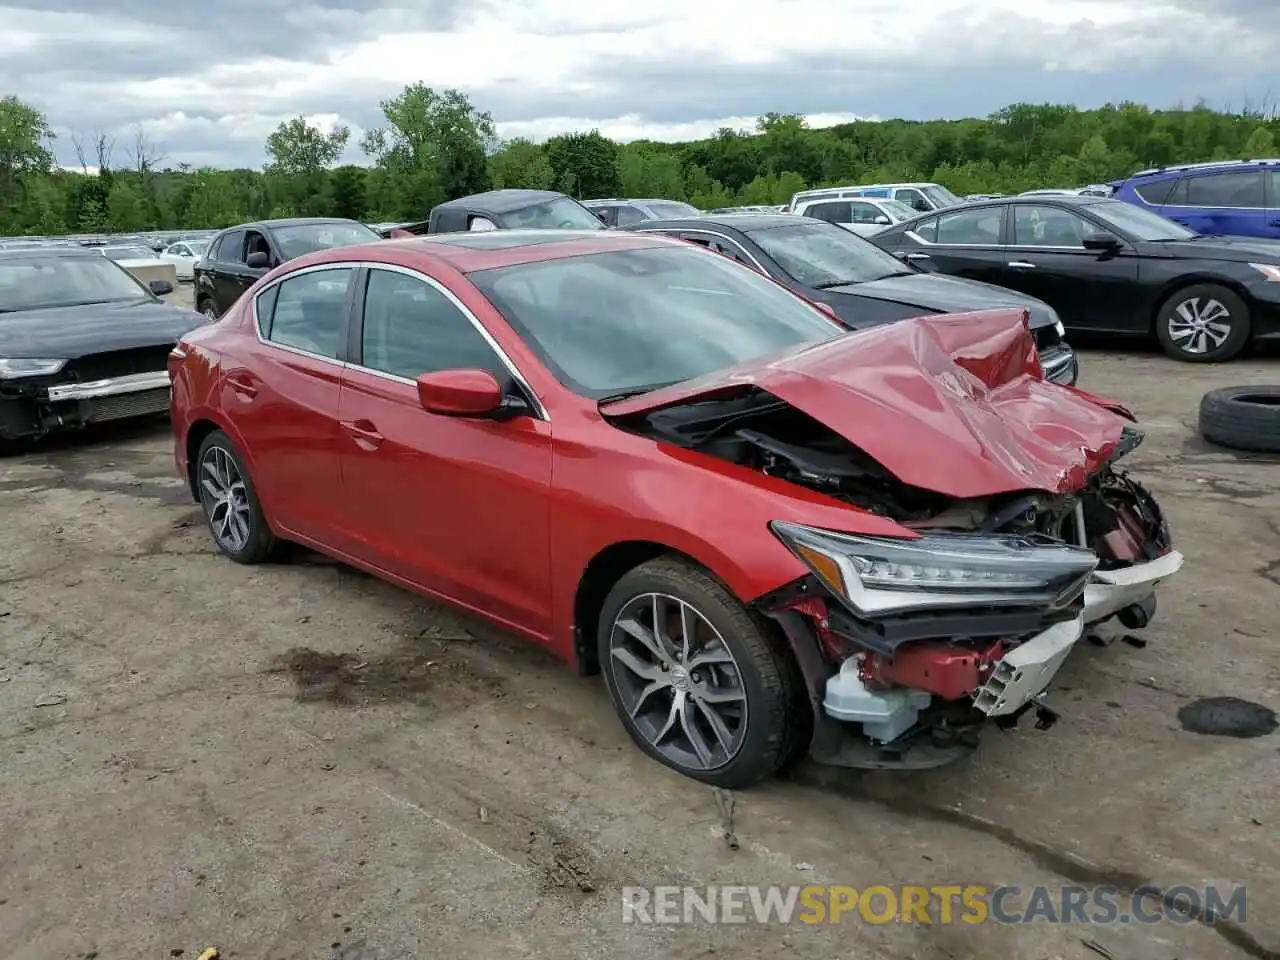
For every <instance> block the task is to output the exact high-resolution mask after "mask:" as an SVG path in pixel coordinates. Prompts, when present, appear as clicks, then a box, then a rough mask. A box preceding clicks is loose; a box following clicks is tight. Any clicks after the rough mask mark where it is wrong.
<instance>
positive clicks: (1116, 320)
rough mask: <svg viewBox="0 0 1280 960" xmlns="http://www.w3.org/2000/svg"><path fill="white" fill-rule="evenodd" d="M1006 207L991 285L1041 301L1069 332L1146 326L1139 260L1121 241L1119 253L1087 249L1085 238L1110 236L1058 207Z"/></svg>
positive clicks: (1127, 331) (1044, 205)
mask: <svg viewBox="0 0 1280 960" xmlns="http://www.w3.org/2000/svg"><path fill="white" fill-rule="evenodd" d="M1011 207H1012V216H1011V217H1010V224H1009V228H1010V229H1009V245H1008V246H1007V247H1006V248H1005V251H1006V255H1007V259H1006V260H1005V262H1004V267H1003V270H1002V272H1001V274H1000V275H999V276H998V277H997V279H995V281H994V282H995V283H998V284H999V285H1000V286H1002V287H1008V288H1009V289H1010V290H1018V291H1020V292H1022V293H1025V294H1028V295H1029V296H1032V297H1036V298H1037V299H1039V300H1043V301H1044V302H1045V303H1047V304H1049V306H1051V307H1053V309H1054V310H1056V311H1057V312H1058V316H1059V318H1060V319H1061V320H1062V323H1063V325H1064V326H1066V327H1068V328H1069V329H1073V330H1105V331H1109V332H1125V333H1132V332H1135V331H1136V330H1139V329H1141V328H1142V327H1143V326H1144V325H1145V323H1146V320H1145V318H1144V317H1143V316H1141V314H1142V312H1143V309H1142V307H1143V302H1142V300H1141V299H1140V297H1139V289H1138V257H1137V255H1136V254H1135V253H1134V251H1133V248H1132V247H1131V246H1130V245H1129V244H1128V243H1126V242H1124V241H1123V240H1121V241H1120V242H1121V244H1122V246H1121V249H1120V250H1119V251H1118V252H1106V251H1097V250H1086V249H1085V248H1084V245H1083V243H1082V241H1083V239H1084V237H1086V236H1089V235H1090V234H1109V235H1111V236H1115V235H1114V234H1112V233H1111V232H1110V231H1108V230H1106V229H1105V228H1104V227H1102V226H1101V225H1099V224H1095V223H1094V222H1093V221H1092V220H1089V219H1088V218H1086V217H1084V216H1082V215H1080V214H1078V213H1076V212H1075V211H1072V210H1066V209H1063V208H1062V207H1053V206H1049V205H1047V204H1034V203H1015V204H1012V205H1011ZM1116 239H1117V240H1120V238H1119V237H1116Z"/></svg>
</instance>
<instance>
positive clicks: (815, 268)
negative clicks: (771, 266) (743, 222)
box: [748, 223, 909, 287]
mask: <svg viewBox="0 0 1280 960" xmlns="http://www.w3.org/2000/svg"><path fill="white" fill-rule="evenodd" d="M748 235H749V236H750V237H751V239H752V240H754V241H755V242H756V243H757V244H758V245H759V247H760V249H761V250H763V251H764V252H765V253H767V254H768V255H769V256H771V257H772V258H773V259H774V260H775V261H777V263H778V266H780V267H781V268H782V269H783V270H784V271H786V273H787V275H788V276H789V277H791V279H792V280H795V281H796V282H797V283H803V284H804V285H805V286H808V287H834V286H838V285H839V284H842V283H866V282H868V281H870V280H882V279H884V278H885V277H892V276H898V275H901V274H904V273H907V272H909V271H907V269H906V268H905V267H904V266H903V265H902V263H901V261H899V260H897V259H895V258H894V257H893V256H891V255H890V254H887V253H885V252H884V251H883V250H881V249H880V248H879V247H877V246H875V245H874V244H872V243H869V242H868V241H866V240H863V239H862V238H861V237H859V236H857V235H855V234H854V233H852V232H850V231H848V230H845V229H844V228H843V227H837V226H835V225H834V224H830V223H798V224H795V225H794V226H793V225H790V224H788V225H787V226H785V227H765V228H763V229H760V230H750V231H748Z"/></svg>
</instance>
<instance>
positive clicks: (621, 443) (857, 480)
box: [170, 231, 1182, 787]
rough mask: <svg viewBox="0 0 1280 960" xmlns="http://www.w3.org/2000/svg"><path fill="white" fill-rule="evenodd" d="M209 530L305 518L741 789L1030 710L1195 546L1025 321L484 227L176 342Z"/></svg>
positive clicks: (280, 276)
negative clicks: (1084, 646)
mask: <svg viewBox="0 0 1280 960" xmlns="http://www.w3.org/2000/svg"><path fill="white" fill-rule="evenodd" d="M170 370H171V375H172V382H173V400H172V404H173V410H172V413H173V418H172V422H173V429H174V435H175V457H176V461H177V468H178V470H179V471H180V473H181V475H182V476H183V477H184V478H186V480H187V482H188V483H189V484H190V490H191V495H192V497H193V498H194V499H195V500H196V501H197V502H198V503H200V504H201V505H202V507H203V510H204V513H205V516H206V517H207V519H208V524H209V528H210V530H211V532H212V535H213V538H214V540H215V542H216V543H217V546H218V548H219V549H220V550H221V551H222V552H223V553H225V554H226V555H227V556H228V557H230V558H231V559H233V560H236V561H240V562H242V563H253V562H258V561H262V560H266V559H268V558H269V557H270V556H272V554H273V553H274V552H275V550H276V548H277V547H278V546H279V545H280V544H281V543H282V542H285V541H290V542H294V543H298V544H303V545H306V546H308V547H312V548H314V549H316V550H319V551H322V552H324V553H326V554H329V555H331V556H333V557H336V558H338V559H340V560H342V561H345V562H347V563H349V564H352V565H353V566H356V567H360V568H362V569H364V570H367V571H369V572H371V573H373V574H375V575H377V576H380V577H383V578H385V579H387V580H389V581H392V582H394V583H397V584H400V585H402V586H404V587H406V588H409V589H411V590H415V591H418V592H419V593H421V594H424V595H426V596H430V597H434V598H439V599H442V600H445V601H448V602H450V603H453V604H457V605H459V606H461V607H464V608H466V609H469V610H471V611H474V612H475V613H478V614H481V615H483V616H485V617H488V618H490V619H491V620H493V621H495V622H496V623H498V624H500V625H502V626H504V627H506V628H509V629H510V630H512V631H515V632H518V633H520V634H523V635H524V636H526V637H528V638H530V639H532V640H534V641H536V642H538V643H540V644H543V645H545V646H546V647H548V648H549V649H551V650H552V651H554V652H555V653H557V654H558V655H559V656H560V657H562V658H563V659H564V660H566V661H568V662H569V663H571V664H573V665H574V666H576V667H577V668H578V669H579V670H581V671H582V672H584V673H596V672H599V673H602V674H603V676H604V680H605V682H606V686H607V689H608V693H609V696H610V697H611V698H612V700H613V703H614V705H615V707H616V708H617V712H618V715H619V717H620V718H621V721H622V723H623V725H624V726H625V727H626V729H627V731H628V733H629V734H630V735H631V737H632V738H633V739H634V740H635V742H636V743H637V744H638V745H639V746H640V748H641V749H643V750H644V751H645V752H646V753H648V754H649V755H650V756H652V757H654V758H655V759H657V760H659V761H660V762H662V763H665V764H667V765H668V766H670V767H671V768H673V769H675V770H677V771H679V772H681V773H683V774H686V775H688V776H690V777H695V778H697V779H700V780H704V781H706V782H709V783H714V784H719V785H724V786H730V787H742V786H746V785H749V784H751V783H754V782H757V781H759V780H761V779H763V778H765V777H768V776H769V775H771V774H772V773H774V772H775V771H776V770H778V769H779V768H780V767H781V766H782V765H784V764H786V763H787V762H788V761H790V760H792V759H794V758H796V757H799V756H801V755H802V754H804V753H806V752H809V753H811V754H812V755H813V756H815V757H816V758H817V759H818V760H820V761H824V762H827V763H835V764H841V765H846V766H861V767H904V768H918V767H927V766H933V765H938V764H941V763H945V762H947V761H949V760H952V759H955V758H956V757H959V756H963V755H964V754H966V753H968V752H969V751H971V750H972V749H973V746H974V745H975V743H976V737H977V734H978V731H979V728H980V727H982V726H983V725H984V724H987V723H991V722H996V723H999V724H1001V725H1009V724H1012V723H1015V722H1017V720H1018V718H1020V717H1022V716H1023V715H1024V714H1027V713H1028V712H1030V713H1032V714H1033V715H1034V716H1035V717H1036V718H1038V719H1039V721H1040V725H1041V726H1045V725H1047V723H1048V722H1049V721H1051V720H1052V719H1053V717H1054V714H1053V712H1052V708H1051V707H1050V705H1049V703H1048V702H1047V695H1046V691H1047V690H1048V688H1049V686H1050V683H1051V681H1052V680H1053V677H1054V674H1055V673H1056V672H1057V670H1058V668H1059V667H1060V666H1061V665H1062V663H1063V661H1064V659H1065V658H1066V657H1067V656H1068V655H1069V654H1070V652H1071V650H1072V648H1073V646H1074V645H1075V644H1076V643H1077V642H1078V641H1079V640H1080V638H1081V636H1082V634H1083V632H1084V630H1085V627H1086V625H1088V624H1090V623H1093V622H1097V621H1100V620H1105V619H1108V618H1111V617H1119V618H1120V619H1121V620H1122V621H1123V622H1124V623H1125V624H1126V626H1129V627H1130V628H1137V627H1141V626H1143V625H1145V624H1146V622H1147V621H1148V620H1149V619H1150V618H1151V616H1152V615H1153V613H1154V611H1155V599H1156V588H1157V585H1158V584H1159V583H1160V582H1161V581H1163V580H1164V579H1165V578H1167V577H1169V576H1170V575H1171V574H1173V573H1175V572H1176V571H1177V570H1178V568H1179V567H1180V565H1181V563H1182V558H1181V556H1180V555H1179V554H1178V553H1177V551H1175V550H1174V549H1173V546H1172V543H1171V541H1170V534H1169V528H1168V525H1167V523H1166V522H1165V519H1164V517H1163V516H1162V515H1161V511H1160V507H1159V506H1158V505H1157V503H1156V502H1155V500H1154V499H1153V498H1152V497H1151V495H1150V493H1149V492H1148V491H1147V490H1146V489H1144V488H1143V486H1142V485H1141V484H1139V483H1138V482H1137V481H1135V480H1134V479H1132V478H1131V477H1129V476H1127V475H1126V474H1125V473H1124V471H1123V470H1122V469H1120V465H1119V462H1118V461H1120V459H1121V458H1122V457H1123V456H1124V455H1125V454H1126V453H1128V452H1129V451H1130V450H1132V449H1133V447H1134V446H1135V445H1137V443H1138V442H1139V441H1140V440H1141V438H1142V434H1141V433H1140V431H1139V430H1138V428H1137V427H1136V425H1135V424H1134V422H1133V418H1132V416H1131V415H1130V414H1129V413H1128V412H1127V411H1126V410H1125V409H1123V408H1122V407H1120V406H1118V405H1117V404H1115V403H1112V402H1110V401H1107V400H1105V399H1102V398H1099V397H1095V396H1092V395H1090V394H1087V393H1084V392H1082V391H1079V390H1074V389H1071V388H1067V387H1061V386H1058V385H1055V384H1051V383H1047V382H1045V381H1044V380H1043V379H1042V377H1041V370H1040V367H1039V362H1038V360H1037V357H1036V350H1035V345H1034V343H1033V341H1032V338H1031V336H1030V335H1029V333H1028V331H1027V318H1026V316H1025V315H1024V314H1022V313H1021V312H1019V311H996V312H988V313H979V314H960V315H951V316H941V317H932V318H928V319H920V320H909V321H904V322H899V323H895V324H890V325H887V326H883V327H878V328H875V329H872V330H868V331H864V332H850V331H848V330H846V329H845V328H844V327H842V326H841V325H840V324H839V323H838V322H837V321H835V320H834V319H833V318H832V317H831V316H829V315H828V314H826V313H824V312H823V311H822V310H820V309H818V308H817V307H815V306H814V305H812V304H810V303H808V302H807V301H804V300H802V299H800V298H798V297H797V296H796V295H794V294H793V293H791V292H789V291H788V290H786V289H784V288H782V287H780V286H778V285H776V284H774V283H773V282H772V281H771V280H769V279H767V278H765V277H763V276H760V275H759V274H757V273H755V272H753V271H751V270H749V269H746V268H744V267H742V266H741V265H738V264H736V263H734V262H732V261H730V260H728V259H727V258H724V257H721V256H718V255H717V254H714V253H711V252H709V251H706V250H702V249H699V248H697V247H695V246H692V245H690V244H686V243H683V242H681V241H678V240H671V239H667V238H662V237H655V236H646V235H640V234H615V233H606V232H603V231H600V232H590V233H574V232H567V231H556V232H536V231H494V232H490V233H469V234H454V235H439V236H435V237H431V238H413V239H405V240H390V241H385V242H381V243H374V244H368V245H362V246H355V247H348V248H345V249H335V250H327V251H323V252H320V253H315V254H311V255H309V256H306V257H302V258H300V259H297V260H293V261H290V262H289V263H288V264H285V265H284V266H281V267H279V268H277V269H276V270H275V271H273V272H272V273H270V274H268V275H267V276H265V277H264V278H262V279H261V280H260V281H258V283H257V284H256V285H255V286H254V287H253V288H251V289H250V290H249V291H248V292H247V293H246V294H245V295H244V296H243V297H241V299H240V300H239V302H238V303H237V304H236V305H235V307H234V308H233V309H231V310H230V311H228V313H227V314H226V315H225V316H224V317H223V318H222V319H221V320H220V321H218V322H217V323H214V324H211V325H209V326H206V327H202V328H200V329H199V330H197V331H195V332H193V333H191V334H189V335H187V336H186V337H184V338H183V340H182V341H181V342H180V343H179V344H178V346H177V347H176V348H175V350H174V352H173V354H172V356H171V360H170Z"/></svg>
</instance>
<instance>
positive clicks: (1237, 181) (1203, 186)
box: [1186, 170, 1266, 209]
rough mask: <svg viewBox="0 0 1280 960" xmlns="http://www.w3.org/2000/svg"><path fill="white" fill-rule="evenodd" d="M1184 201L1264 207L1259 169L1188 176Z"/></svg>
mask: <svg viewBox="0 0 1280 960" xmlns="http://www.w3.org/2000/svg"><path fill="white" fill-rule="evenodd" d="M1186 202H1187V205H1188V206H1191V207H1229V208H1235V209H1240V208H1246V209H1247V208H1254V207H1263V206H1265V205H1266V202H1265V200H1264V199H1263V185H1262V171H1261V170H1255V171H1240V172H1238V173H1207V174H1201V175H1200V176H1198V177H1188V178H1187V201H1186Z"/></svg>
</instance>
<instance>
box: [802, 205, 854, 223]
mask: <svg viewBox="0 0 1280 960" xmlns="http://www.w3.org/2000/svg"><path fill="white" fill-rule="evenodd" d="M804 215H805V216H806V217H813V219H815V220H825V221H826V222H827V223H851V222H852V221H851V220H850V218H851V217H852V214H851V213H850V212H849V203H848V202H847V201H844V200H824V201H823V202H821V203H813V204H810V205H809V206H808V207H806V208H805V211H804Z"/></svg>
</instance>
